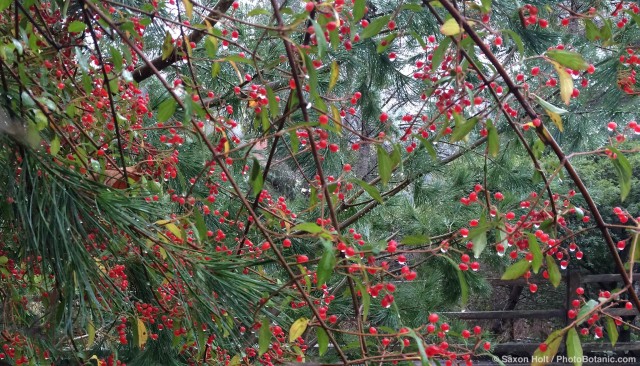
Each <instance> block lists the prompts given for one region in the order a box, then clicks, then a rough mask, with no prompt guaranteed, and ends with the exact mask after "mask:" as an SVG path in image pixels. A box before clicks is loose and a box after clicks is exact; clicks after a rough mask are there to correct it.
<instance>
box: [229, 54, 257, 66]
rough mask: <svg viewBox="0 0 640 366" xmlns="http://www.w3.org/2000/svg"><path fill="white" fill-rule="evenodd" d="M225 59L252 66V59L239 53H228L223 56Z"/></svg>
mask: <svg viewBox="0 0 640 366" xmlns="http://www.w3.org/2000/svg"><path fill="white" fill-rule="evenodd" d="M224 60H225V61H229V62H238V63H241V64H247V65H251V66H253V59H252V58H250V57H242V56H240V55H229V56H227V57H225V58H224Z"/></svg>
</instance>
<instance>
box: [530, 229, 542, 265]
mask: <svg viewBox="0 0 640 366" xmlns="http://www.w3.org/2000/svg"><path fill="white" fill-rule="evenodd" d="M528 237H529V252H531V254H533V261H531V268H532V269H533V273H538V271H540V267H541V266H542V250H540V245H539V244H538V239H537V238H536V236H535V235H533V234H531V233H529V234H528Z"/></svg>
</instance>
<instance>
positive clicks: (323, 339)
mask: <svg viewBox="0 0 640 366" xmlns="http://www.w3.org/2000/svg"><path fill="white" fill-rule="evenodd" d="M316 337H317V338H318V353H319V354H320V356H323V355H324V354H325V353H327V350H328V349H329V336H328V335H327V332H325V330H324V329H322V328H321V327H316Z"/></svg>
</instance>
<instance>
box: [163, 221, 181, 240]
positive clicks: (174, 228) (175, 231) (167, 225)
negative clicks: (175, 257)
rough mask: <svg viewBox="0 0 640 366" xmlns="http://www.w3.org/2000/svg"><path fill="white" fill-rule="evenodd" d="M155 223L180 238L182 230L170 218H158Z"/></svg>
mask: <svg viewBox="0 0 640 366" xmlns="http://www.w3.org/2000/svg"><path fill="white" fill-rule="evenodd" d="M156 225H159V226H163V227H164V228H166V229H167V230H169V231H171V234H173V235H175V236H176V237H178V238H182V239H184V238H183V237H182V230H180V228H178V226H176V224H174V223H173V222H171V220H158V221H156Z"/></svg>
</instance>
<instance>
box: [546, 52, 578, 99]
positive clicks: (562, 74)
mask: <svg viewBox="0 0 640 366" xmlns="http://www.w3.org/2000/svg"><path fill="white" fill-rule="evenodd" d="M550 62H551V64H552V65H553V67H554V68H555V69H556V73H557V74H558V79H559V80H560V98H561V99H562V101H563V102H564V104H567V105H569V101H571V95H572V94H573V78H572V77H571V75H570V74H569V73H568V72H567V71H566V70H565V69H564V67H562V66H561V65H560V64H559V63H557V62H554V61H550Z"/></svg>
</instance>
